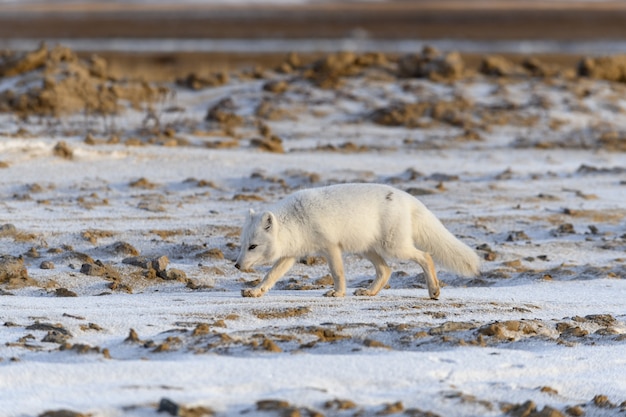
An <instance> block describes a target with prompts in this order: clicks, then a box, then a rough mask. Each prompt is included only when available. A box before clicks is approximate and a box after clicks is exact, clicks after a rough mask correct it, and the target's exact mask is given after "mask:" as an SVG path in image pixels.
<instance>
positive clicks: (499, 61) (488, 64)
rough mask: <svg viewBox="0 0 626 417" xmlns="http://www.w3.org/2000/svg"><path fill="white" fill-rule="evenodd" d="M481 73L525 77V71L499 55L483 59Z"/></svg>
mask: <svg viewBox="0 0 626 417" xmlns="http://www.w3.org/2000/svg"><path fill="white" fill-rule="evenodd" d="M479 71H480V72H481V73H483V74H485V75H492V76H497V77H512V76H520V75H524V71H523V70H522V69H521V68H520V67H519V66H517V65H515V64H514V63H513V62H511V61H509V60H508V59H506V58H504V57H501V56H499V55H489V56H486V57H484V58H483V59H482V61H481V64H480V69H479Z"/></svg>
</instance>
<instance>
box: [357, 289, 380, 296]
mask: <svg viewBox="0 0 626 417" xmlns="http://www.w3.org/2000/svg"><path fill="white" fill-rule="evenodd" d="M354 295H358V296H365V297H371V296H374V295H376V294H374V293H373V292H371V291H370V290H368V289H367V288H359V289H358V290H356V291H354Z"/></svg>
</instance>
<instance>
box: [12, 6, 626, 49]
mask: <svg viewBox="0 0 626 417" xmlns="http://www.w3.org/2000/svg"><path fill="white" fill-rule="evenodd" d="M572 3H573V4H566V3H556V4H555V3H552V4H550V3H547V4H546V3H544V2H518V1H514V0H504V1H494V0H491V1H480V2H479V1H473V2H468V1H458V0H443V1H436V0H422V1H414V2H409V1H389V2H384V3H368V2H328V3H321V4H305V5H289V6H249V5H248V6H245V7H233V6H211V5H202V4H196V5H182V6H181V5H177V4H176V2H171V3H170V4H160V5H150V4H148V3H146V4H115V3H113V4H111V3H110V2H106V1H99V2H89V3H83V4H81V3H78V4H76V2H70V1H67V2H55V3H54V4H53V5H52V4H46V3H40V4H29V3H27V4H20V3H14V4H8V5H4V6H3V7H2V10H3V12H4V13H3V17H2V18H0V37H2V38H11V37H22V38H26V37H30V38H43V37H48V38H50V37H66V38H76V37H81V36H82V37H91V38H102V37H133V38H155V37H163V38H259V37H279V38H283V37H288V38H335V37H345V36H347V35H350V34H351V33H354V32H355V31H364V32H365V33H367V34H368V35H369V36H371V37H376V38H390V39H394V38H419V39H434V38H447V39H492V38H499V39H547V38H551V39H567V40H572V39H611V38H621V37H623V35H624V32H623V22H624V19H625V18H626V5H624V4H623V3H621V2H618V1H603V2H575V3H574V2H572ZM78 17H80V18H78Z"/></svg>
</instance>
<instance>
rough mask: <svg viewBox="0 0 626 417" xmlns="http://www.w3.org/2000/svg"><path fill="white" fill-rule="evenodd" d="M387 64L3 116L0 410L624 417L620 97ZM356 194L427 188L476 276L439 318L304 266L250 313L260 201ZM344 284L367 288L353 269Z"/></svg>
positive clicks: (603, 90) (412, 276) (588, 87)
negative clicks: (110, 106)
mask: <svg viewBox="0 0 626 417" xmlns="http://www.w3.org/2000/svg"><path fill="white" fill-rule="evenodd" d="M394 68H395V67H394V66H393V64H392V63H384V62H383V63H381V64H380V65H373V66H370V67H368V66H363V68H361V70H362V71H360V72H351V71H346V73H345V74H343V73H342V74H341V75H340V76H339V79H338V80H335V79H327V78H323V77H319V76H316V75H315V74H313V75H310V76H307V75H302V74H304V72H295V73H290V74H285V73H284V72H282V73H274V72H270V71H266V72H265V73H262V74H259V73H256V74H249V73H247V74H234V75H231V76H230V78H229V79H228V80H227V81H226V82H225V83H223V84H221V85H219V86H215V87H211V88H203V89H200V90H197V91H192V90H189V89H187V88H185V87H183V86H181V85H171V86H169V88H170V89H171V90H170V93H168V95H167V96H164V98H162V100H160V101H158V102H157V103H155V104H154V105H153V106H152V109H148V108H147V107H138V108H136V109H134V110H133V109H127V110H125V111H123V112H121V113H120V114H119V115H117V116H114V117H106V118H103V117H100V116H94V115H91V114H78V115H73V116H71V115H70V116H63V117H60V118H56V117H55V118H53V117H48V116H37V115H33V114H29V115H27V116H26V117H19V114H18V113H17V112H6V113H2V114H0V133H1V134H2V137H1V138H0V166H1V168H0V227H1V228H0V255H3V258H2V260H3V262H5V264H8V263H9V262H13V263H15V262H17V263H18V264H19V263H20V262H22V261H23V263H24V266H25V267H26V269H27V274H22V275H19V276H17V277H12V278H10V277H6V276H1V275H0V278H1V279H2V282H1V284H0V293H1V294H2V295H0V311H1V317H2V323H3V324H4V326H3V327H2V330H0V342H1V345H0V387H1V389H0V415H2V416H7V417H18V416H20V417H21V416H38V415H41V414H42V413H44V412H46V411H57V410H73V411H74V412H76V413H82V414H85V415H86V414H91V415H93V416H155V415H158V414H157V410H158V409H159V404H160V402H161V403H162V404H161V408H162V409H164V410H163V411H162V413H167V412H168V411H167V410H170V409H171V407H169V408H168V406H167V401H162V399H169V400H171V401H172V402H173V403H175V404H177V405H178V406H179V407H180V408H181V411H180V413H179V414H180V415H211V414H212V413H214V414H216V415H220V416H221V415H224V416H226V415H247V416H256V415H258V416H265V415H305V416H306V415H339V416H353V415H393V414H398V415H402V413H404V414H405V415H413V416H426V415H431V416H432V415H439V416H504V415H512V416H517V415H532V414H531V413H532V412H535V413H536V414H535V415H539V412H541V411H542V410H543V413H544V414H541V415H559V414H548V413H562V414H563V415H586V416H614V415H623V414H624V409H625V401H626V379H625V378H624V375H625V374H626V359H625V358H626V356H625V353H626V336H625V335H626V281H624V277H625V273H626V269H625V265H626V263H625V262H626V261H625V259H626V255H625V253H624V251H625V249H626V225H625V223H624V214H625V212H626V208H625V205H624V203H625V201H626V168H625V167H626V153H624V145H623V141H624V138H623V134H624V133H623V132H624V130H625V129H626V117H625V116H624V111H625V110H626V103H625V102H624V100H623V87H622V86H621V85H619V84H612V83H610V82H605V81H597V80H590V79H581V78H577V77H571V76H566V75H563V76H555V77H550V78H547V79H544V78H537V77H529V76H512V77H503V78H496V77H489V76H485V75H480V74H473V75H468V76H463V77H460V78H458V79H454V80H444V81H440V82H436V81H430V80H426V79H416V78H399V77H396V76H395V75H394V73H393V71H394ZM318 75H319V74H318ZM35 76H36V74H34V75H33V73H29V74H26V75H18V76H15V77H12V78H11V77H5V78H4V79H2V83H1V84H0V92H2V90H6V89H8V88H12V89H15V90H16V91H18V92H19V91H22V90H20V89H23V90H25V89H27V88H29V87H28V86H29V82H33V81H32V78H33V77H35ZM419 103H427V104H428V105H427V107H426V108H425V110H424V109H423V108H418V107H411V105H414V104H419ZM394 112H395V113H394ZM411 112H412V113H411ZM207 115H208V120H205V118H206V117H207ZM390 120H392V121H393V123H390V122H389V121H390ZM87 136H88V137H87ZM61 142H63V143H62V144H61ZM268 150H270V151H274V152H268ZM281 151H282V152H281ZM346 181H368V182H382V183H388V184H392V185H394V186H396V187H399V188H402V189H404V190H407V191H409V192H411V193H412V194H414V195H416V196H418V198H420V199H421V200H422V201H423V202H424V203H425V204H426V205H427V206H428V207H429V208H430V209H431V210H432V211H433V212H435V213H436V214H437V215H438V216H439V217H440V218H441V220H442V221H443V222H444V224H446V225H447V226H448V228H449V229H450V230H451V231H453V232H454V233H455V234H456V235H457V236H459V237H460V238H461V239H462V240H463V241H465V242H466V243H467V244H468V245H470V246H472V247H473V248H476V249H477V251H478V253H479V254H480V255H481V257H483V258H485V261H484V265H483V268H482V274H481V276H480V277H477V278H475V279H461V278H459V277H456V276H454V275H453V274H450V273H447V272H446V271H440V272H439V274H440V280H441V281H442V283H443V288H442V295H441V298H440V300H438V301H432V300H430V299H428V295H427V291H426V289H425V286H424V282H423V279H422V276H421V271H420V270H419V267H417V265H413V264H411V263H406V262H395V263H394V264H393V269H394V271H395V273H394V275H393V276H392V279H391V281H390V288H388V289H384V290H383V291H382V292H381V293H380V294H379V296H377V297H374V298H364V297H355V296H347V297H346V298H345V299H327V298H324V297H323V296H322V294H323V293H324V292H325V289H326V288H327V287H328V286H329V285H330V284H331V283H330V279H329V277H328V269H327V266H326V265H325V263H324V261H323V260H321V259H319V258H316V257H311V258H310V259H307V260H303V262H302V263H300V264H298V265H296V266H295V267H294V268H293V269H292V271H290V273H289V274H288V275H287V276H286V277H285V278H284V279H283V280H282V281H281V282H279V284H278V285H277V287H276V288H274V289H273V290H272V291H270V292H269V293H268V294H267V295H266V296H265V297H263V298H260V299H244V298H241V297H240V291H241V289H242V288H245V287H247V286H249V285H252V284H253V283H254V282H255V281H256V280H258V279H260V278H261V277H262V275H263V272H264V271H265V270H266V269H267V268H265V267H262V268H258V270H257V271H254V272H251V273H243V272H241V271H238V270H236V269H235V268H234V267H233V266H232V263H233V262H232V260H233V259H234V258H235V256H236V253H237V251H238V234H239V231H240V226H241V224H242V222H243V219H244V216H245V213H246V211H247V209H248V208H249V207H253V208H255V209H258V208H261V207H263V205H264V204H266V203H269V202H272V201H274V200H276V199H278V198H281V197H282V196H284V195H286V194H288V193H290V192H292V191H294V190H296V189H300V188H303V187H314V186H320V185H324V184H331V183H337V182H346ZM163 256H165V257H167V260H168V261H169V263H167V262H166V260H165V259H164V258H162V257H163ZM18 257H21V260H20V258H18ZM142 257H143V258H142ZM159 259H160V262H161V264H160V266H159V268H157V269H154V268H151V267H148V266H146V265H145V264H142V263H141V262H142V260H143V261H145V260H147V261H148V263H150V261H152V260H156V261H158V260H159ZM44 262H46V263H48V264H46V265H45V266H44V265H43V263H44ZM156 263H157V264H158V263H159V262H156ZM85 265H86V266H85ZM51 266H52V267H53V268H51ZM42 267H45V268H51V269H44V268H42ZM346 273H347V276H348V286H349V288H350V289H351V290H353V289H355V288H357V287H361V286H364V285H367V281H368V280H369V279H371V277H372V275H373V270H372V268H371V265H369V264H368V263H367V262H365V261H363V260H362V259H360V258H358V257H355V256H352V255H347V256H346ZM270 400H271V401H270ZM527 401H532V402H533V404H531V403H528V402H527ZM428 412H430V413H432V414H427V413H428ZM524 412H527V414H523V413H524ZM296 413H299V414H296ZM161 415H163V414H161Z"/></svg>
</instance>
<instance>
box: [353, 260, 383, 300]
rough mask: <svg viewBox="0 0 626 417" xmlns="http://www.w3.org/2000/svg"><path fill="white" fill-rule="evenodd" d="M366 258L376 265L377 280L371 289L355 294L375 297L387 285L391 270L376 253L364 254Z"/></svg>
mask: <svg viewBox="0 0 626 417" xmlns="http://www.w3.org/2000/svg"><path fill="white" fill-rule="evenodd" d="M364 255H365V257H366V258H367V259H368V260H369V261H370V262H371V263H372V264H374V268H375V269H376V278H375V279H374V282H372V284H371V285H370V286H369V288H359V289H358V290H356V291H355V292H354V295H365V296H373V295H376V294H378V292H379V291H380V290H381V289H382V288H383V287H384V286H385V285H386V284H387V281H389V277H390V276H391V268H389V265H387V262H385V259H384V258H383V257H382V256H380V255H379V254H378V253H377V252H375V251H370V252H367V253H365V254H364Z"/></svg>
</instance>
